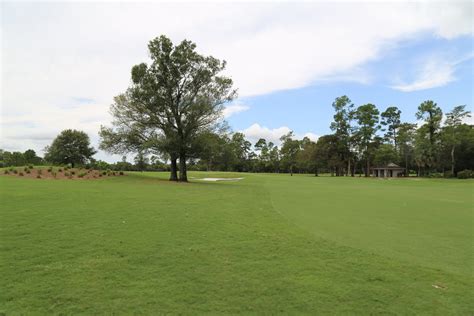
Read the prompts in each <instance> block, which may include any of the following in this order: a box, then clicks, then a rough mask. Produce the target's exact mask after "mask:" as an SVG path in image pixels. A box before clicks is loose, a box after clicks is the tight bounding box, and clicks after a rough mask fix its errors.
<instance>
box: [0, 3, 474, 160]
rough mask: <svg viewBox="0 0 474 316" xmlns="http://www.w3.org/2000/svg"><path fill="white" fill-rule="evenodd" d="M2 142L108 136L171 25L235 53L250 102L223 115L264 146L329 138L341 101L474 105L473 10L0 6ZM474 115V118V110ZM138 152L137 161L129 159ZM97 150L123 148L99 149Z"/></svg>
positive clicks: (419, 6) (438, 6) (26, 144)
mask: <svg viewBox="0 0 474 316" xmlns="http://www.w3.org/2000/svg"><path fill="white" fill-rule="evenodd" d="M0 6H1V8H0V9H1V10H0V11H1V30H0V31H1V33H0V36H1V42H0V44H1V63H0V66H1V85H0V97H1V99H0V100H1V129H0V148H2V149H4V150H9V151H25V150H27V149H29V148H31V149H34V150H35V151H36V152H37V153H38V154H39V155H43V149H44V147H45V146H46V145H48V144H50V143H51V142H52V140H53V139H54V137H55V136H56V135H57V134H58V133H60V132H61V131H62V130H64V129H68V128H74V129H79V130H83V131H85V132H86V133H87V134H88V135H89V136H90V138H91V142H92V144H93V146H95V147H96V148H97V147H98V144H99V137H98V131H99V128H100V126H101V125H110V122H111V120H112V118H111V116H110V114H109V107H110V104H111V103H112V102H113V97H114V96H116V95H118V94H120V93H122V92H124V91H125V90H126V89H127V87H128V86H129V84H130V70H131V67H132V66H133V65H135V64H139V63H141V62H148V61H149V58H148V52H147V43H148V42H149V41H150V40H151V39H153V38H155V37H157V36H159V35H161V34H165V35H167V36H168V37H170V38H171V39H172V40H173V42H175V43H178V42H180V41H181V40H183V39H188V40H192V41H193V42H195V43H196V44H197V50H198V52H200V53H202V54H204V55H212V56H214V57H216V58H219V59H224V60H226V61H227V69H226V70H225V74H226V75H228V76H230V77H231V78H232V79H233V80H234V85H235V88H237V89H238V94H239V97H238V98H237V99H236V100H234V101H233V102H232V103H230V104H227V105H226V109H225V110H224V116H225V118H226V120H227V121H228V123H229V125H230V127H231V128H232V130H233V131H240V132H243V133H245V135H246V136H247V138H248V139H249V140H250V141H252V142H253V143H254V142H255V141H256V140H258V139H259V138H261V137H263V138H266V139H267V140H269V141H273V142H274V143H276V144H278V142H279V141H278V139H279V138H280V136H282V135H283V134H286V133H287V132H289V131H290V130H292V131H294V133H295V134H296V136H297V137H299V138H302V137H304V136H307V137H309V138H311V139H313V140H316V139H317V138H318V137H319V136H321V135H324V134H327V133H330V132H331V131H330V129H329V124H330V122H331V120H332V116H333V114H334V113H333V108H332V106H331V104H332V102H333V101H334V99H335V98H336V97H338V96H342V95H347V96H348V97H349V98H350V99H351V100H352V102H353V103H354V104H355V105H356V106H359V105H362V104H366V103H373V104H375V105H376V106H377V107H378V108H379V109H380V110H381V111H383V110H384V109H385V108H386V107H388V106H393V105H394V106H397V107H399V108H400V109H401V110H402V119H403V120H404V121H408V122H414V121H415V112H416V109H417V107H418V105H419V104H420V103H421V102H423V101H424V100H433V101H435V102H436V103H437V104H438V105H439V106H440V107H441V108H442V109H443V111H444V112H447V111H449V110H451V109H452V108H453V107H454V106H456V105H461V104H465V105H467V107H468V109H469V110H472V105H473V99H474V98H473V86H474V82H473V80H474V79H473V78H474V63H473V62H474V44H473V43H474V42H473V35H474V11H473V10H474V8H473V2H471V1H446V2H439V1H438V2H429V1H422V2H415V1H409V2H384V1H369V2H358V1H332V2H310V1H305V2H284V1H279V2H270V1H264V2H250V1H244V2H232V3H228V2H226V3H222V2H219V3H218V2H214V1H210V2H209V1H208V2H203V3H199V2H181V1H178V2H147V3H137V2H111V1H110V2H100V3H99V2H93V1H88V2H60V1H59V2H58V1H56V2H32V3H29V2H0ZM470 122H472V118H471V119H470ZM131 157H132V155H130V156H129V160H131ZM95 158H96V159H102V160H106V161H109V162H114V161H117V160H119V159H121V156H113V155H109V154H107V153H105V152H102V151H99V152H98V153H97V154H96V156H95Z"/></svg>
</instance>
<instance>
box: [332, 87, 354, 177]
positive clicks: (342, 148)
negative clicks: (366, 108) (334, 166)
mask: <svg viewBox="0 0 474 316" xmlns="http://www.w3.org/2000/svg"><path fill="white" fill-rule="evenodd" d="M332 106H333V108H334V110H335V111H336V113H335V114H334V116H333V118H334V121H333V122H332V123H331V126H330V127H331V130H333V131H334V135H335V136H336V139H337V151H338V155H339V157H340V160H341V165H342V164H344V163H346V164H347V168H346V172H345V174H346V175H349V172H350V170H351V160H352V153H351V140H352V135H351V134H352V126H351V121H352V119H353V117H354V109H353V108H354V104H353V103H352V101H351V100H350V99H349V98H348V97H347V96H345V95H344V96H341V97H338V98H336V100H335V101H334V102H333V103H332ZM340 173H341V174H342V172H339V168H338V170H337V171H336V175H340Z"/></svg>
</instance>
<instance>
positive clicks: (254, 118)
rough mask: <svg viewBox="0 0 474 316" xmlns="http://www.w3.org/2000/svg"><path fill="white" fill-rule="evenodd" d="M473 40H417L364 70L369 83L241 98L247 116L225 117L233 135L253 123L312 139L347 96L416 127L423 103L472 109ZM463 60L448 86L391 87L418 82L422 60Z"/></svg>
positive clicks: (324, 85)
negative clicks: (400, 80)
mask: <svg viewBox="0 0 474 316" xmlns="http://www.w3.org/2000/svg"><path fill="white" fill-rule="evenodd" d="M472 45H473V44H472V37H470V36H463V37H461V38H457V39H453V40H444V39H440V38H436V37H434V36H430V35H429V34H424V36H423V35H421V36H420V37H419V38H415V39H413V40H411V41H408V42H407V43H405V44H404V45H401V46H400V47H399V48H397V49H396V50H395V51H391V52H389V53H387V55H386V56H383V57H381V58H380V59H379V60H376V61H374V62H369V63H367V64H364V65H362V66H361V67H363V68H364V69H366V71H367V72H368V73H370V77H371V79H370V80H369V82H366V83H357V82H347V81H344V80H340V81H339V80H333V81H328V82H315V83H313V84H311V85H309V86H307V87H304V88H300V89H292V90H284V91H279V92H274V93H270V94H265V95H261V96H256V97H249V98H242V99H241V100H240V102H241V103H242V104H245V105H247V106H248V109H247V110H246V111H243V112H240V113H238V114H236V115H233V116H231V117H229V118H228V121H229V122H230V125H231V126H232V127H234V129H236V130H245V129H246V128H247V127H248V126H250V125H252V124H259V125H260V126H265V127H269V128H276V127H281V126H291V127H292V130H293V131H294V132H295V133H296V134H298V135H304V134H305V133H307V132H311V133H314V134H316V135H319V136H320V135H323V134H326V133H330V132H331V131H330V129H329V124H330V123H331V120H332V115H333V114H334V111H333V108H332V106H331V104H332V102H333V101H334V99H335V98H336V97H338V96H341V95H347V96H349V98H350V99H351V100H352V102H353V103H354V104H355V105H356V106H358V105H362V104H366V103H373V104H375V105H376V106H377V107H378V108H379V110H380V111H383V110H385V109H386V108H387V107H388V106H397V107H398V108H399V109H401V110H402V119H403V120H404V121H407V122H415V121H416V118H415V112H416V111H417V107H418V105H419V104H420V103H421V102H423V101H425V100H433V101H435V102H436V103H437V104H438V105H439V106H440V107H441V108H442V109H443V111H444V112H447V111H450V110H451V109H452V108H453V107H454V106H456V105H461V104H466V105H467V106H468V107H469V108H470V109H471V110H472V101H473V87H474V82H473V80H474V79H473V78H474V76H473V74H474V68H473V60H472V52H473V47H472ZM434 54H436V55H437V56H446V55H447V56H453V55H455V56H462V57H461V58H463V59H464V60H463V61H462V62H460V63H459V64H458V65H456V66H454V67H453V74H452V78H451V81H449V82H446V83H443V84H440V85H439V86H433V87H429V88H426V89H420V90H415V91H400V90H397V89H394V88H393V87H392V84H393V77H396V76H405V77H406V79H407V80H408V81H410V82H411V81H416V79H417V78H416V76H417V72H416V70H415V69H416V68H417V67H418V66H420V65H419V64H423V61H422V60H421V59H422V58H423V56H428V55H434Z"/></svg>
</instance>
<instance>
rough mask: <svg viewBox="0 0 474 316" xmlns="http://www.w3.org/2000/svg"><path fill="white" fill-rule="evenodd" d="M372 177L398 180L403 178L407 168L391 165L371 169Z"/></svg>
mask: <svg viewBox="0 0 474 316" xmlns="http://www.w3.org/2000/svg"><path fill="white" fill-rule="evenodd" d="M370 170H371V173H372V176H374V177H377V178H396V177H401V176H402V175H403V174H404V173H405V168H402V167H400V166H399V165H396V164H394V163H389V164H387V165H385V166H381V167H373V168H370Z"/></svg>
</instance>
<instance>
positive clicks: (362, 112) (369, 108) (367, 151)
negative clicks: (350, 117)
mask: <svg viewBox="0 0 474 316" xmlns="http://www.w3.org/2000/svg"><path fill="white" fill-rule="evenodd" d="M355 119H356V120H357V123H358V128H357V137H358V139H359V141H360V144H359V145H360V147H361V149H362V151H363V152H364V156H365V159H366V169H365V176H366V177H368V176H369V174H370V158H371V154H372V150H373V146H371V142H372V141H373V139H374V137H375V133H376V132H377V130H378V129H379V126H378V121H379V111H378V110H377V108H376V107H375V105H373V104H370V103H368V104H365V105H361V106H359V107H358V108H357V110H356V112H355Z"/></svg>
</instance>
